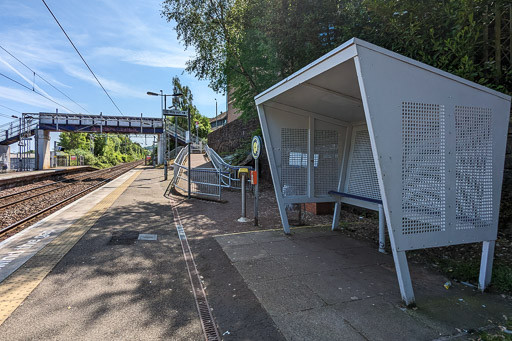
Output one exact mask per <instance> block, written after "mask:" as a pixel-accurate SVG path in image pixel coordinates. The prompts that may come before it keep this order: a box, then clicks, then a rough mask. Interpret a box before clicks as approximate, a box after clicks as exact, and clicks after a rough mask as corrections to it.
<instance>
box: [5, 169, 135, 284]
mask: <svg viewBox="0 0 512 341" xmlns="http://www.w3.org/2000/svg"><path fill="white" fill-rule="evenodd" d="M135 171H136V170H135V169H132V170H130V171H128V172H126V173H125V174H123V175H121V176H119V177H118V178H116V179H114V180H112V181H110V182H108V183H106V184H105V185H103V186H101V187H99V188H97V189H95V190H94V191H92V192H91V193H88V194H87V195H85V196H83V197H82V198H80V199H78V200H77V201H74V202H72V203H71V204H69V205H67V206H65V207H63V208H61V209H59V210H58V211H56V212H54V213H52V214H50V215H49V216H48V217H45V218H44V219H42V220H40V221H38V222H37V223H35V224H34V225H31V226H29V227H27V228H26V229H24V230H23V231H21V232H19V233H17V234H15V235H13V236H11V237H9V238H7V239H6V240H4V241H3V242H1V243H0V282H2V281H3V280H4V279H6V278H7V277H9V276H10V275H11V274H12V273H13V272H14V271H16V270H17V269H18V268H19V267H20V266H22V265H23V264H25V262H27V261H28V260H29V259H30V258H32V256H34V255H35V254H36V253H37V252H39V250H41V249H42V248H43V247H45V246H46V245H47V244H48V243H50V242H51V241H52V240H54V239H55V238H56V237H57V236H58V235H59V234H61V233H62V232H64V231H65V230H67V229H68V228H69V227H70V226H71V225H73V223H74V222H76V221H77V220H78V219H80V218H81V217H82V216H83V215H84V214H86V213H87V212H89V210H90V209H91V208H93V207H94V206H95V205H96V204H97V203H99V202H100V201H101V200H103V199H104V198H105V197H106V196H108V195H109V194H110V193H112V192H113V191H114V190H115V189H116V188H117V187H119V186H120V185H121V184H122V183H124V182H125V181H126V180H127V179H128V178H129V177H130V176H132V175H133V173H134V172H135ZM87 199H89V202H86V203H85V205H81V206H80V207H77V205H79V204H80V203H82V204H84V203H83V201H85V200H87ZM72 209H74V210H73V212H71V211H72ZM66 214H67V216H65V215H66ZM61 215H62V216H61ZM59 216H61V217H59Z"/></svg>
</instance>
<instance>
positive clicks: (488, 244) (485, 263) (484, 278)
mask: <svg viewBox="0 0 512 341" xmlns="http://www.w3.org/2000/svg"><path fill="white" fill-rule="evenodd" d="M495 243H496V242H495V241H494V240H490V241H484V242H483V243H482V244H483V245H482V260H481V262H480V277H479V278H478V288H479V289H480V290H481V291H484V290H485V288H487V286H488V285H489V284H490V283H491V277H492V262H493V258H494V244H495Z"/></svg>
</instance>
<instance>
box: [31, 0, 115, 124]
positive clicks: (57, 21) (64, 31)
mask: <svg viewBox="0 0 512 341" xmlns="http://www.w3.org/2000/svg"><path fill="white" fill-rule="evenodd" d="M41 1H42V2H43V4H44V5H45V6H46V8H47V9H48V11H49V12H50V14H51V15H52V17H53V19H54V20H55V22H56V23H57V25H59V27H60V29H61V30H62V32H63V33H64V35H65V36H66V38H68V40H69V42H70V43H71V45H72V46H73V48H74V49H75V51H76V53H78V55H79V56H80V58H81V59H82V61H83V62H84V64H85V66H87V68H88V69H89V71H90V72H91V74H92V75H93V76H94V78H95V79H96V81H97V82H98V84H99V85H100V86H101V88H102V89H103V91H104V92H105V94H106V95H107V97H108V98H109V99H110V101H111V102H112V104H114V106H115V107H116V109H117V111H119V113H120V114H121V115H123V116H124V114H123V113H122V112H121V109H119V107H118V106H117V104H116V102H114V100H113V99H112V97H110V95H109V93H108V92H107V90H106V89H105V88H104V87H103V84H101V82H100V80H99V79H98V77H96V75H95V74H94V72H93V71H92V69H91V67H90V66H89V64H87V62H86V61H85V59H84V57H83V56H82V54H81V53H80V51H78V48H77V47H76V46H75V44H74V43H73V41H72V40H71V38H70V37H69V36H68V34H67V33H66V30H64V28H63V27H62V25H61V24H60V22H59V20H57V17H56V16H55V15H54V14H53V12H52V10H51V9H50V7H48V5H47V4H46V1H44V0H41Z"/></svg>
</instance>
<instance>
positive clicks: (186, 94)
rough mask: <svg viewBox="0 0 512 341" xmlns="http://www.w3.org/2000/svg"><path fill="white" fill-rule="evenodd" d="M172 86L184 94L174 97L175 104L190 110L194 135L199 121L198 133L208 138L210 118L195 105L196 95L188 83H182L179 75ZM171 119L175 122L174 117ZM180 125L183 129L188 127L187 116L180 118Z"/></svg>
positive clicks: (174, 78) (180, 108) (176, 91)
mask: <svg viewBox="0 0 512 341" xmlns="http://www.w3.org/2000/svg"><path fill="white" fill-rule="evenodd" d="M172 86H173V91H174V93H180V94H183V96H180V97H173V102H172V104H173V106H175V107H176V108H178V109H179V110H184V111H188V110H190V121H191V122H190V126H191V129H192V131H193V133H194V135H195V130H196V129H195V122H199V128H198V135H199V137H201V138H206V137H207V136H208V134H209V133H210V131H211V127H210V120H209V119H208V117H206V116H203V115H201V114H200V113H199V110H198V109H197V107H196V106H195V105H194V103H193V100H194V96H193V95H192V91H191V90H190V88H189V87H188V85H182V84H181V82H180V79H179V78H178V77H173V79H172ZM171 120H172V123H174V119H171ZM178 126H180V127H182V128H183V129H188V121H187V118H186V117H184V118H182V117H180V118H178Z"/></svg>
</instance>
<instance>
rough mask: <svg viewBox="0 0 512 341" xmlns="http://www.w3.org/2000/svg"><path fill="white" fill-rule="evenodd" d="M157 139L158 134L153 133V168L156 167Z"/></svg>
mask: <svg viewBox="0 0 512 341" xmlns="http://www.w3.org/2000/svg"><path fill="white" fill-rule="evenodd" d="M155 140H156V136H155V135H153V168H155V156H156V150H155Z"/></svg>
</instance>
